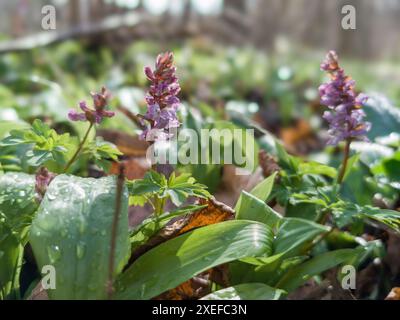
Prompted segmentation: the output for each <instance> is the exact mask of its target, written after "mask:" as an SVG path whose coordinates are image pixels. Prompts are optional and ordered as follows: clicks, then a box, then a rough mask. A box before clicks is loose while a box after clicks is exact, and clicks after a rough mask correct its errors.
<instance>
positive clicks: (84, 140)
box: [64, 123, 93, 172]
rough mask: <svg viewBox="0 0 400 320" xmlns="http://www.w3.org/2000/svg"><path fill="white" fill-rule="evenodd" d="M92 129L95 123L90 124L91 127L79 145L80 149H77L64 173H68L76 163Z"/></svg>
mask: <svg viewBox="0 0 400 320" xmlns="http://www.w3.org/2000/svg"><path fill="white" fill-rule="evenodd" d="M92 127H93V123H90V126H89V128H88V129H87V131H86V133H85V136H84V137H83V139H82V141H81V143H80V144H79V146H78V149H76V151H75V154H74V155H73V156H72V158H71V160H69V162H68V164H67V165H66V166H65V169H64V172H67V171H68V169H69V168H70V167H71V165H72V164H73V163H74V162H75V160H76V158H77V157H78V155H79V153H80V152H81V150H82V148H83V146H84V145H85V143H86V140H87V138H88V137H89V133H90V130H91V129H92Z"/></svg>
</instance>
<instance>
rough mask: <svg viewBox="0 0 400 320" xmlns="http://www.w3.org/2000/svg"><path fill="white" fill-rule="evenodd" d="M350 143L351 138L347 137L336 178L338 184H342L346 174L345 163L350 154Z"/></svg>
mask: <svg viewBox="0 0 400 320" xmlns="http://www.w3.org/2000/svg"><path fill="white" fill-rule="evenodd" d="M350 144H351V139H347V140H346V146H345V147H344V154H343V161H342V167H341V169H340V172H339V175H338V179H337V183H338V184H342V182H343V179H344V175H345V174H346V169H347V164H348V162H349V156H350Z"/></svg>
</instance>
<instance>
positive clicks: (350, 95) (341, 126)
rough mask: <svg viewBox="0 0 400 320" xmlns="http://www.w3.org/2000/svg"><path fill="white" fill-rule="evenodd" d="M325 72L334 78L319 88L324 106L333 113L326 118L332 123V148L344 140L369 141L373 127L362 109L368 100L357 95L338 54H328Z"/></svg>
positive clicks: (323, 66) (330, 133)
mask: <svg viewBox="0 0 400 320" xmlns="http://www.w3.org/2000/svg"><path fill="white" fill-rule="evenodd" d="M321 70H322V71H326V72H327V73H328V74H329V76H330V78H331V80H330V81H329V82H327V83H324V84H322V85H321V86H320V87H319V94H320V97H321V104H323V105H325V106H327V107H328V108H329V109H330V110H329V111H325V113H324V115H323V118H324V119H325V120H326V121H327V122H328V123H329V131H328V133H329V135H330V136H331V138H330V139H329V140H328V144H330V145H337V144H338V143H339V142H341V141H344V140H350V141H351V140H367V138H366V136H365V135H366V133H367V132H368V131H369V130H370V129H371V124H370V123H369V122H365V121H364V118H365V113H364V111H363V110H362V109H361V108H362V106H363V105H364V104H365V103H366V102H367V100H368V97H367V96H366V95H365V94H363V93H361V94H359V95H357V94H356V93H355V90H354V86H355V81H354V80H352V79H351V78H350V77H349V76H347V75H346V74H345V72H344V70H343V69H342V68H340V66H339V58H338V55H337V54H336V52H335V51H329V52H328V54H327V55H326V58H325V60H324V61H323V62H322V63H321Z"/></svg>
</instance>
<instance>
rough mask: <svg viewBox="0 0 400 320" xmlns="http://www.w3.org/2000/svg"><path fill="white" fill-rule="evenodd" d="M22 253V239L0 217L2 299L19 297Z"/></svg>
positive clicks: (0, 294)
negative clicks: (17, 290)
mask: <svg viewBox="0 0 400 320" xmlns="http://www.w3.org/2000/svg"><path fill="white" fill-rule="evenodd" d="M22 254H23V246H22V245H21V244H20V240H19V239H18V237H17V236H16V235H15V233H13V232H12V230H11V228H10V227H9V226H8V225H7V224H6V223H5V219H4V218H1V217H0V300H3V299H15V298H17V295H18V293H17V292H16V290H15V289H17V288H19V270H20V261H21V258H22Z"/></svg>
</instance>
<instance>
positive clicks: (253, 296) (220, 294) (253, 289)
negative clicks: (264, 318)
mask: <svg viewBox="0 0 400 320" xmlns="http://www.w3.org/2000/svg"><path fill="white" fill-rule="evenodd" d="M284 294H285V292H284V291H283V290H280V289H275V288H272V287H270V286H267V285H265V284H263V283H243V284H239V285H237V286H233V287H228V288H225V289H221V290H218V291H215V292H213V293H210V294H209V295H206V296H205V297H203V298H201V299H200V300H279V299H280V298H281V296H283V295H284Z"/></svg>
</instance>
